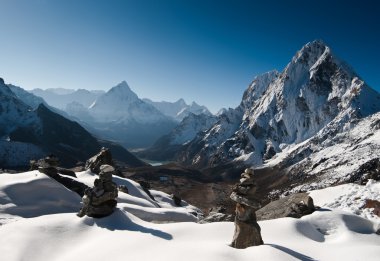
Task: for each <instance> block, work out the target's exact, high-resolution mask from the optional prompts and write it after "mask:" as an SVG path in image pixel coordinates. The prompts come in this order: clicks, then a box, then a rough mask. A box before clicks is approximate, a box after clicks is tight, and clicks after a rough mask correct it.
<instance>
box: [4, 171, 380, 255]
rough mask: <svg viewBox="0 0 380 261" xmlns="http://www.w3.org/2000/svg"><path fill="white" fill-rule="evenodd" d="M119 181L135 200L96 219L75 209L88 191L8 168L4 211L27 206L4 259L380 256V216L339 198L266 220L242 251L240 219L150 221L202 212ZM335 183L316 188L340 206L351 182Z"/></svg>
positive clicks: (377, 188)
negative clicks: (236, 244) (237, 239)
mask: <svg viewBox="0 0 380 261" xmlns="http://www.w3.org/2000/svg"><path fill="white" fill-rule="evenodd" d="M93 178H95V177H94V176H93V175H92V174H91V173H79V175H78V179H79V180H81V179H82V180H84V179H88V182H89V185H91V184H90V183H91V182H93V181H91V179H93ZM117 182H122V183H125V184H126V185H127V186H128V189H130V191H131V193H132V194H133V195H128V197H127V196H125V201H127V200H128V203H127V202H121V203H119V204H118V209H117V210H116V211H115V212H114V213H113V214H112V215H111V216H108V217H105V218H102V219H94V218H89V217H84V218H78V217H77V216H76V215H75V212H74V211H70V208H69V209H67V208H66V205H65V204H66V203H70V202H71V203H72V204H74V205H73V206H76V205H78V204H79V203H78V200H80V198H79V197H78V196H77V195H76V194H74V193H72V192H71V191H69V190H67V189H65V188H64V187H62V186H61V185H60V184H59V183H56V182H55V181H53V180H51V179H50V178H48V177H47V176H45V175H43V174H39V173H38V172H28V173H24V174H17V175H0V184H1V185H0V195H1V196H0V200H1V202H0V204H1V211H0V218H4V217H7V215H10V214H9V210H10V209H12V208H11V207H15V206H17V207H23V211H24V212H22V213H24V215H23V216H21V215H20V216H18V219H17V220H16V219H13V220H12V221H13V222H8V223H3V224H2V225H0V252H1V253H2V254H1V260H7V261H18V260H36V261H38V260H49V261H50V260H57V261H61V260H62V261H63V260H77V259H81V260H91V261H94V260H134V261H138V260H165V261H170V260H173V261H174V260H175V261H178V260H181V261H193V260H207V261H209V260H218V261H227V260H228V261H230V260H236V261H240V260H242V261H243V260H247V261H248V260H337V259H344V260H378V257H379V255H380V247H379V246H380V236H379V235H377V234H375V231H376V230H377V229H378V227H379V222H378V221H377V220H375V219H373V220H369V219H365V218H363V217H360V216H358V215H355V214H354V213H351V212H349V211H350V210H351V209H346V210H348V211H344V210H340V209H336V208H334V206H333V205H331V206H330V208H327V207H324V208H322V209H321V210H320V211H316V212H314V213H313V214H311V215H309V216H305V217H303V218H301V219H293V218H281V219H276V220H267V221H262V222H259V224H260V226H261V228H262V236H263V239H264V243H265V244H264V245H262V246H258V247H250V248H247V249H243V250H238V249H234V248H231V247H229V246H228V244H229V243H230V241H231V239H232V235H233V230H234V224H233V223H232V222H221V223H210V224H197V223H194V222H181V223H164V224H157V223H151V222H146V221H143V220H142V219H141V218H144V219H146V220H148V219H152V220H153V221H154V219H161V220H165V221H168V220H170V218H173V219H174V220H175V219H179V220H182V221H183V217H185V216H187V215H190V216H192V217H193V219H194V216H193V215H191V214H190V212H189V210H191V209H194V207H190V208H187V207H184V208H176V207H174V205H173V202H172V201H171V199H170V197H169V196H168V195H166V194H165V193H162V192H158V191H153V192H152V195H154V196H155V197H157V199H158V200H157V202H156V201H153V202H151V201H150V200H151V199H150V198H149V197H148V196H146V195H144V193H143V191H142V190H140V187H139V186H137V184H135V183H134V182H133V181H130V180H127V179H120V180H118V181H117ZM37 185H38V186H37ZM15 186H16V187H15ZM17 186H20V187H21V188H22V189H20V190H19V189H18V187H17ZM26 187H28V189H26ZM369 188H370V189H371V191H372V192H371V193H380V185H379V184H378V183H372V184H370V185H368V188H367V189H369ZM134 189H136V190H135V191H134ZM331 189H335V190H334V191H329V190H320V191H314V192H312V196H313V197H314V200H315V202H316V204H317V205H323V204H325V205H326V206H327V205H328V204H330V203H331V202H336V200H335V198H338V199H342V200H341V202H342V204H340V205H339V206H343V202H344V201H345V200H344V199H343V198H344V197H341V195H349V193H348V192H347V191H349V189H348V188H347V190H346V188H343V187H336V188H331ZM361 189H363V188H361ZM54 191H55V192H54ZM133 191H134V192H133ZM360 191H363V193H364V190H360V189H359V188H358V189H357V190H356V192H357V196H356V197H358V196H359V194H360ZM346 192H347V193H346ZM55 193H57V195H55ZM368 193H369V192H368ZM137 195H140V196H141V197H137ZM60 197H62V198H61V199H62V200H63V201H62V202H66V203H65V204H64V205H65V207H62V206H60V207H61V209H59V208H54V207H53V205H54V206H55V204H48V203H49V200H52V201H54V202H56V203H58V202H59V200H60V199H59V198H60ZM70 197H71V198H70ZM49 198H50V199H49ZM346 198H347V200H348V199H349V197H348V196H347V197H346ZM48 199H49V200H48ZM46 200H48V201H46ZM21 203H22V204H21ZM155 204H158V205H162V206H163V208H159V207H157V206H154V205H155ZM26 206H28V208H26ZM58 206H59V205H58ZM73 206H72V207H73ZM35 209H42V210H43V211H42V212H41V211H40V212H35ZM52 210H54V211H52ZM59 211H61V212H59ZM25 213H26V214H28V215H26V214H25ZM132 213H133V214H132ZM174 213H175V214H174ZM18 214H19V212H17V213H15V214H14V215H18ZM136 215H138V216H139V217H141V218H139V217H137V216H136ZM176 215H179V217H181V218H178V216H176ZM0 220H1V219H0Z"/></svg>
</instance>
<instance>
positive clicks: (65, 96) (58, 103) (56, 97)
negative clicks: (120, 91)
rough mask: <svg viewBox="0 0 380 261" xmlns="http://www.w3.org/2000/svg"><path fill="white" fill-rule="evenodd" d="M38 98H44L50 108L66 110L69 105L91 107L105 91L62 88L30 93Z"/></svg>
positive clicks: (36, 90)
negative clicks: (73, 103) (77, 104)
mask: <svg viewBox="0 0 380 261" xmlns="http://www.w3.org/2000/svg"><path fill="white" fill-rule="evenodd" d="M30 92H31V93H33V94H34V95H36V96H39V97H41V98H43V99H44V100H45V101H46V102H47V103H48V104H49V105H50V106H54V107H56V108H58V109H60V110H66V107H67V105H68V104H70V103H72V102H76V103H79V104H82V105H83V106H84V107H89V106H90V105H91V104H92V103H93V102H94V101H95V100H96V99H97V98H98V97H99V96H100V95H102V94H104V92H103V91H88V90H84V89H78V90H69V89H62V88H55V89H46V90H42V89H34V90H31V91H30Z"/></svg>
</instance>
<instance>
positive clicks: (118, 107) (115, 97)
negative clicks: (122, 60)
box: [89, 81, 168, 123]
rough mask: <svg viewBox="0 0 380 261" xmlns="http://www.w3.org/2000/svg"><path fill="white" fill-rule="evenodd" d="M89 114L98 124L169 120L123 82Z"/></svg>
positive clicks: (100, 100) (98, 102)
mask: <svg viewBox="0 0 380 261" xmlns="http://www.w3.org/2000/svg"><path fill="white" fill-rule="evenodd" d="M89 112H90V114H91V115H92V116H93V118H94V120H95V121H98V122H114V121H117V122H124V123H128V122H139V123H156V122H159V121H162V120H168V118H167V117H166V116H165V115H163V114H162V113H161V112H159V111H158V110H157V109H156V108H154V107H153V106H152V105H150V104H147V103H145V102H144V101H142V100H141V99H139V97H137V95H136V94H135V93H134V92H133V91H132V90H131V89H130V88H129V86H128V84H127V83H126V82H125V81H123V82H121V83H119V84H118V85H116V86H115V87H113V88H111V89H110V90H109V91H108V92H107V93H105V94H103V95H102V96H100V97H99V98H98V99H97V100H96V101H95V102H94V103H93V104H92V105H91V106H90V107H89Z"/></svg>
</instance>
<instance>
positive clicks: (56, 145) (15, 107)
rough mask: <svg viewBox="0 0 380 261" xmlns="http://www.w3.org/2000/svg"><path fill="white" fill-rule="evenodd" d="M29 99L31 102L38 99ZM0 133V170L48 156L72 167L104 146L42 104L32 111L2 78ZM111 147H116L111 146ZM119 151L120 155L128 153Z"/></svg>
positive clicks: (22, 165) (134, 162)
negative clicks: (56, 157)
mask: <svg viewBox="0 0 380 261" xmlns="http://www.w3.org/2000/svg"><path fill="white" fill-rule="evenodd" d="M17 93H18V94H20V93H22V91H21V90H19V89H17ZM29 98H31V99H30V100H32V101H33V100H39V99H37V98H33V97H29ZM32 98H33V99H32ZM31 104H34V103H33V102H31ZM0 130H1V135H0V148H1V149H0V167H2V168H15V167H25V166H28V165H29V160H31V159H38V158H41V157H44V156H46V155H47V154H50V153H53V154H55V155H57V156H58V157H59V158H60V160H61V164H62V165H64V166H73V165H75V164H76V163H77V162H78V161H85V160H87V159H88V158H89V157H90V156H93V155H94V154H96V153H97V152H98V151H99V150H100V148H101V146H102V145H105V144H106V142H102V145H101V144H100V143H99V142H98V141H97V140H96V139H95V138H94V137H93V136H91V134H89V133H88V132H87V131H86V130H85V129H84V128H83V127H81V126H80V125H79V124H78V123H76V122H73V121H70V120H68V119H66V118H64V117H62V116H60V115H58V114H56V113H54V112H52V111H50V110H49V109H48V108H47V107H46V106H45V105H44V103H41V104H40V105H39V106H38V107H37V109H35V110H33V108H32V107H30V106H29V105H27V104H25V103H24V102H23V101H21V100H20V99H19V98H18V97H17V96H16V94H14V93H13V92H12V91H11V89H10V88H9V86H7V85H6V84H5V83H4V81H3V80H2V79H0ZM111 147H113V149H115V148H116V147H115V145H112V146H111ZM116 149H117V150H119V149H121V148H120V147H118V148H116ZM122 150H123V151H124V154H125V153H127V154H129V152H127V151H125V150H124V149H122ZM111 151H112V150H111ZM131 156H132V155H131ZM132 157H133V156H132ZM133 158H134V160H136V161H132V163H131V164H130V165H131V166H144V165H145V164H144V163H143V162H141V161H139V160H137V159H136V158H135V157H133ZM136 162H137V163H138V164H137V163H136ZM126 163H127V162H126ZM127 164H128V163H127Z"/></svg>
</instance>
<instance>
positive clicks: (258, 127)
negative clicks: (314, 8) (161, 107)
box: [187, 41, 380, 166]
mask: <svg viewBox="0 0 380 261" xmlns="http://www.w3.org/2000/svg"><path fill="white" fill-rule="evenodd" d="M379 100H380V95H379V94H378V93H377V92H375V91H374V90H373V89H371V88H370V87H368V86H367V85H366V84H365V83H364V81H362V80H361V79H360V78H359V77H358V76H357V75H356V74H355V73H354V71H353V70H352V69H351V68H350V67H349V66H347V65H346V64H345V63H344V62H342V61H341V60H340V59H338V58H337V57H336V56H335V55H334V54H333V53H332V52H331V50H330V48H329V47H327V46H326V45H325V44H324V43H323V42H322V41H314V42H311V43H308V44H306V45H305V46H304V47H303V48H302V49H301V50H300V51H298V52H297V53H296V55H295V56H294V57H293V59H292V60H291V62H290V63H289V64H288V65H287V66H286V68H285V69H284V71H283V72H282V73H281V74H278V73H277V72H270V73H268V74H264V75H262V76H260V77H257V78H256V79H255V80H254V81H253V83H252V84H251V85H250V86H249V88H248V89H247V90H246V92H245V93H244V96H243V100H242V103H241V105H240V106H239V107H238V109H240V110H241V111H242V113H243V116H242V118H241V121H240V123H239V126H238V127H237V128H236V130H235V132H233V133H232V134H231V136H229V137H226V138H224V139H221V138H220V137H223V136H226V134H227V133H231V129H232V130H233V129H234V128H233V126H236V122H235V123H231V124H227V125H225V126H223V127H222V126H220V125H219V126H218V124H215V125H214V127H212V128H211V129H210V130H213V129H214V130H217V132H215V133H212V132H210V131H209V133H206V134H205V135H204V137H203V138H202V142H203V143H204V144H205V147H203V148H202V149H201V150H200V151H199V154H198V155H197V154H195V156H194V157H193V161H194V159H195V160H198V161H199V162H205V160H202V156H201V155H203V154H204V153H200V152H201V151H202V150H205V148H207V150H209V151H212V152H211V153H208V154H206V155H204V156H203V157H206V158H207V162H208V163H207V164H208V165H210V164H211V162H213V164H219V163H222V162H228V161H230V160H233V159H237V158H239V159H241V160H244V161H247V162H250V163H251V164H254V165H257V166H258V165H260V164H262V163H263V161H264V160H268V159H270V158H271V157H273V155H275V154H276V153H278V152H280V151H282V149H283V148H285V147H286V146H287V145H289V144H295V143H300V142H303V141H305V140H307V139H309V138H310V137H312V136H313V135H315V134H317V133H318V132H319V131H321V130H322V129H324V128H325V127H326V126H327V125H328V124H329V123H330V122H332V121H334V122H335V124H334V126H335V128H336V132H339V131H341V130H342V128H343V127H344V126H345V124H346V123H347V122H352V121H355V120H357V119H360V118H362V117H365V116H368V115H370V114H373V113H375V112H378V111H380V103H379ZM226 130H228V131H226ZM211 141H214V142H211ZM215 141H217V142H215ZM206 145H207V146H206ZM210 145H213V146H214V147H213V149H212V150H211V149H210ZM192 147H198V148H199V146H192ZM187 154H188V153H187ZM193 163H194V162H193Z"/></svg>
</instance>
